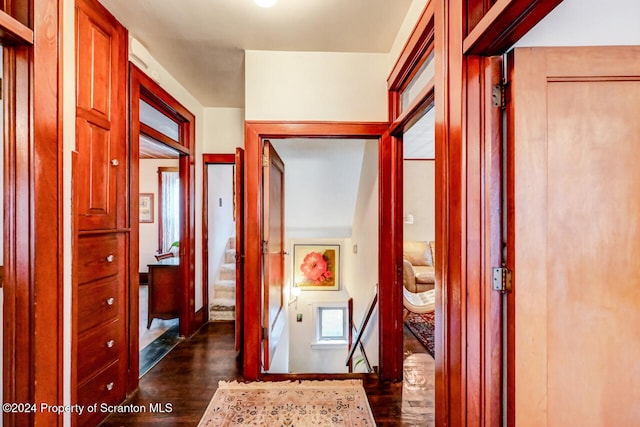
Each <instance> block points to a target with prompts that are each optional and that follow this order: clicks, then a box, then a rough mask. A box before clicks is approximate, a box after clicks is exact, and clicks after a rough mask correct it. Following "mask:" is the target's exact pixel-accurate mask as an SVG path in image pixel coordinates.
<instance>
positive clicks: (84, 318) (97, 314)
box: [78, 276, 123, 332]
mask: <svg viewBox="0 0 640 427" xmlns="http://www.w3.org/2000/svg"><path fill="white" fill-rule="evenodd" d="M121 280H122V279H121V278H120V276H115V277H111V278H107V279H102V280H96V281H95V282H90V283H85V284H84V285H80V286H79V287H78V332H83V331H85V330H87V329H89V328H92V327H94V326H96V325H99V324H101V323H105V322H107V321H108V320H111V319H115V318H116V317H117V316H118V314H119V313H120V304H122V301H121V293H120V292H121V288H123V286H121V285H120V282H121Z"/></svg>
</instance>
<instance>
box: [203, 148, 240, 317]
mask: <svg viewBox="0 0 640 427" xmlns="http://www.w3.org/2000/svg"><path fill="white" fill-rule="evenodd" d="M235 163H236V156H235V154H203V155H202V305H203V307H206V308H207V313H208V312H209V168H208V167H207V166H209V165H211V164H232V165H235ZM208 319H209V317H208V316H207V317H206V320H207V321H208Z"/></svg>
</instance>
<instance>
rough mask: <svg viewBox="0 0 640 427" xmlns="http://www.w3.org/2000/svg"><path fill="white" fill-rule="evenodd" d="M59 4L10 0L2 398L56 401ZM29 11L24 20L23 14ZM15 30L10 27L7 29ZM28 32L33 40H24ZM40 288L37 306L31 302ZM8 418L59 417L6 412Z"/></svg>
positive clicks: (24, 421)
mask: <svg viewBox="0 0 640 427" xmlns="http://www.w3.org/2000/svg"><path fill="white" fill-rule="evenodd" d="M58 7H59V4H58V2H57V1H55V0H49V1H39V2H35V1H26V0H25V1H20V0H17V1H14V2H12V3H11V5H10V7H8V8H7V9H6V10H8V11H9V13H10V14H11V15H13V16H10V15H9V14H7V13H3V14H2V16H1V17H0V26H2V27H3V30H5V31H1V32H0V40H1V41H2V44H3V45H4V58H5V62H4V70H3V93H4V96H3V108H4V110H5V122H4V135H5V138H4V140H5V142H4V147H3V149H4V151H5V156H4V162H5V164H4V174H5V175H4V177H5V179H4V202H5V205H4V206H5V218H4V239H5V240H4V247H5V252H4V262H3V264H4V268H5V278H4V279H5V280H4V281H5V283H4V289H3V291H4V308H3V312H4V321H3V324H4V332H3V341H4V355H3V372H4V384H3V388H4V401H5V402H51V404H52V405H59V404H62V389H63V387H62V384H63V375H62V373H63V370H62V369H63V367H62V345H63V344H62V343H63V340H62V319H63V318H62V304H61V302H62V292H63V286H62V283H63V280H62V269H61V265H62V262H63V256H62V253H63V250H62V234H61V230H62V214H61V212H62V205H61V197H60V195H61V194H62V180H61V176H62V155H61V153H62V152H61V149H62V145H61V144H60V143H59V141H61V138H59V137H60V134H61V128H62V127H61V125H60V116H59V111H60V105H61V104H60V98H59V88H60V85H61V82H60V79H59V76H60V75H61V74H60V73H59V72H60V63H59V57H58V52H59V49H60V42H59V40H58V38H57V37H51V34H57V33H58V32H59V29H60V22H59V20H58V16H59V10H58ZM26 15H28V16H29V21H28V22H29V24H30V25H31V27H32V28H27V27H25V26H24V24H23V23H21V22H19V21H18V20H16V19H14V18H18V19H19V20H20V21H24V22H25V23H26V22H27V19H23V18H25V17H26ZM12 33H13V34H12ZM29 38H31V40H29ZM35 295H38V304H37V305H36V304H34V300H35ZM3 422H4V424H5V425H33V424H42V425H52V426H55V425H61V424H62V415H57V414H52V413H41V412H36V413H30V414H29V413H21V414H15V413H13V414H12V413H4V414H3Z"/></svg>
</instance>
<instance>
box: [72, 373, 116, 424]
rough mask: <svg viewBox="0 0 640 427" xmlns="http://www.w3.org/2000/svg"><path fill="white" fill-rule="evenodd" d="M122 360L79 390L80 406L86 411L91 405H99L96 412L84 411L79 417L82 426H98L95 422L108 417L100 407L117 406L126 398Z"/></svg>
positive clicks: (81, 386)
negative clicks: (104, 404)
mask: <svg viewBox="0 0 640 427" xmlns="http://www.w3.org/2000/svg"><path fill="white" fill-rule="evenodd" d="M121 363H123V362H122V361H120V360H116V361H115V362H114V363H112V364H111V365H109V366H108V367H107V368H106V369H104V370H103V371H101V372H99V373H98V374H97V375H96V376H95V377H93V378H91V379H90V380H89V381H87V382H86V383H84V384H82V385H80V387H79V388H78V404H79V405H82V407H84V408H85V409H86V408H87V407H88V406H89V405H94V404H98V407H97V409H98V410H97V411H96V412H93V413H91V412H88V411H86V410H85V411H84V412H83V413H82V415H81V416H79V417H78V424H79V425H81V426H88V425H96V424H97V422H95V421H94V420H96V419H101V418H104V416H105V415H106V414H105V413H102V412H101V411H100V405H101V404H102V403H106V404H108V405H117V404H119V403H120V402H122V401H123V400H124V398H125V388H124V387H125V385H124V378H125V376H124V375H122V373H121V371H122V369H121V366H120V364H121Z"/></svg>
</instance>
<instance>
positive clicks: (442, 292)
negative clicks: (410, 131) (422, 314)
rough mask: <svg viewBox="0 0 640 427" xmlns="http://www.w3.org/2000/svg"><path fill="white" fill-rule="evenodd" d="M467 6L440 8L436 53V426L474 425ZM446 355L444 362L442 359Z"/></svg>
mask: <svg viewBox="0 0 640 427" xmlns="http://www.w3.org/2000/svg"><path fill="white" fill-rule="evenodd" d="M463 3H464V0H452V1H447V0H439V1H438V2H437V3H436V7H435V27H436V29H437V36H436V38H435V49H436V53H435V55H436V64H437V65H436V84H435V92H436V93H437V96H436V100H435V103H436V106H435V108H436V126H435V128H436V141H435V142H436V150H435V152H436V156H435V157H436V168H435V181H436V186H435V188H436V197H435V199H436V242H446V244H444V245H440V247H439V249H438V250H437V251H436V254H435V258H436V259H435V265H436V279H435V281H436V287H435V289H436V310H435V313H436V319H440V322H436V354H437V355H438V356H437V357H436V425H451V426H464V425H475V424H474V423H472V422H470V421H471V420H468V419H467V410H468V408H467V394H468V393H473V392H474V391H473V390H466V381H467V376H466V374H467V371H466V363H467V361H466V351H465V347H466V346H465V343H466V339H467V337H466V334H465V330H464V324H465V321H466V317H465V312H466V305H465V303H466V298H465V295H466V267H465V266H466V264H467V260H466V254H465V252H464V246H465V245H464V242H465V241H466V238H467V236H466V206H465V197H464V189H465V177H466V164H465V160H464V152H463V137H462V129H463V114H462V111H463V105H464V104H463V99H464V98H463V97H464V92H463V83H462V82H463V61H462V54H461V52H462V21H463V19H461V17H462V16H463V13H464V5H463ZM440 355H441V356H440Z"/></svg>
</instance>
